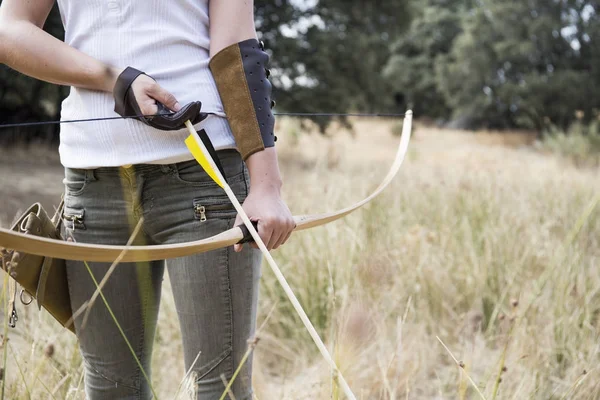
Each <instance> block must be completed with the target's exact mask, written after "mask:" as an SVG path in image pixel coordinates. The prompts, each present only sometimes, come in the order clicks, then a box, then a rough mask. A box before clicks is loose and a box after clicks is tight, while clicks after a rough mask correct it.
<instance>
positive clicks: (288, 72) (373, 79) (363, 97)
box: [257, 0, 410, 127]
mask: <svg viewBox="0 0 600 400" xmlns="http://www.w3.org/2000/svg"><path fill="white" fill-rule="evenodd" d="M409 5H410V3H409V0H389V1H369V2H364V1H358V0H343V1H342V0H320V1H318V2H317V1H315V2H313V4H311V5H309V6H304V7H302V8H300V9H299V8H296V9H295V10H292V9H291V8H294V7H293V6H291V5H290V4H289V3H287V2H285V1H278V0H270V1H265V2H259V3H257V9H258V13H257V15H258V16H259V24H258V27H259V32H260V33H261V35H262V37H263V38H264V39H265V42H266V43H267V47H268V48H270V50H271V51H272V52H273V54H274V57H273V58H272V62H271V63H272V65H273V69H274V77H273V78H274V83H275V86H276V91H275V97H276V99H277V102H278V104H279V106H280V107H279V109H281V110H287V111H297V112H323V111H329V112H347V111H349V110H360V111H371V112H374V111H382V110H394V111H398V110H397V109H395V104H394V98H393V94H394V92H393V90H392V88H390V87H389V85H387V83H386V81H385V80H384V79H382V73H383V69H384V67H385V65H386V64H387V62H388V60H389V57H390V56H391V53H390V43H391V42H392V41H395V39H396V38H398V37H399V36H400V35H401V34H402V33H403V32H404V31H405V30H406V28H407V27H408V23H409V20H410V8H409ZM275 16H276V17H275ZM273 18H275V20H273ZM316 122H318V123H319V124H320V125H321V126H322V127H323V126H325V125H326V124H327V122H328V120H326V119H321V118H320V119H317V120H316Z"/></svg>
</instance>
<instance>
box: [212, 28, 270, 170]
mask: <svg viewBox="0 0 600 400" xmlns="http://www.w3.org/2000/svg"><path fill="white" fill-rule="evenodd" d="M268 62H269V56H268V54H267V53H265V51H264V45H263V43H262V42H260V43H259V42H258V40H256V39H249V40H245V41H243V42H239V43H236V44H233V45H231V46H229V47H226V48H225V49H223V50H221V51H220V52H219V53H217V54H216V55H215V56H214V57H213V58H212V59H211V61H210V64H209V67H210V70H211V71H212V74H213V76H214V78H215V82H216V84H217V89H218V91H219V95H220V96H221V101H222V102H223V107H224V108H225V113H226V114H227V119H228V121H229V125H230V126H231V130H232V132H233V136H234V137H235V141H236V144H237V147H238V150H239V152H240V153H241V155H242V158H243V159H244V160H246V159H247V158H248V157H249V156H251V155H252V154H254V153H256V152H259V151H262V150H264V149H265V148H267V147H273V146H275V141H276V140H277V138H276V137H275V135H274V133H273V130H274V128H275V118H274V117H273V114H272V113H271V108H273V107H274V106H275V102H274V101H272V100H271V90H272V86H271V82H269V79H268V78H269V76H270V74H271V73H270V71H269V70H268V69H267V68H266V66H267V63H268Z"/></svg>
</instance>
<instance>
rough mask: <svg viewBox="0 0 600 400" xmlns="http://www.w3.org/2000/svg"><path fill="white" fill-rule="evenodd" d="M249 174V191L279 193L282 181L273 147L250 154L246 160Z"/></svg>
mask: <svg viewBox="0 0 600 400" xmlns="http://www.w3.org/2000/svg"><path fill="white" fill-rule="evenodd" d="M246 166H247V167H248V173H249V174H250V182H251V183H252V189H251V190H255V191H256V190H257V191H275V192H277V193H279V192H281V187H282V186H283V180H282V179H281V173H280V172H279V164H278V162H277V152H276V150H275V147H268V148H266V149H264V150H263V151H259V152H257V153H254V154H252V155H251V156H249V157H248V158H247V159H246Z"/></svg>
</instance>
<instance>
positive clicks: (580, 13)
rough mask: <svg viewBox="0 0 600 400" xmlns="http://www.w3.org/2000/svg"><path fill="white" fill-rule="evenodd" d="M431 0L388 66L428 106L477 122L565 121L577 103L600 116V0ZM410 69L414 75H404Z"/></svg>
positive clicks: (434, 113) (424, 109) (435, 112)
mask: <svg viewBox="0 0 600 400" xmlns="http://www.w3.org/2000/svg"><path fill="white" fill-rule="evenodd" d="M428 3H429V4H427V5H426V6H424V8H423V11H422V12H421V13H420V14H419V17H417V18H416V19H415V21H414V22H413V24H412V26H411V29H410V31H409V33H408V34H407V35H406V37H404V38H402V39H400V40H399V42H398V43H397V44H396V49H395V55H394V57H392V61H391V62H390V64H388V67H387V73H388V74H387V75H388V77H389V78H390V79H392V80H393V81H394V82H396V83H398V86H400V87H401V88H404V89H405V90H407V91H408V94H409V95H410V97H411V99H412V100H413V102H414V103H415V108H417V107H418V108H419V109H420V111H421V113H420V115H427V116H430V117H434V118H439V117H444V118H451V117H454V118H462V119H463V120H464V121H466V122H467V125H469V126H472V127H475V126H485V127H494V128H512V127H522V128H533V129H537V130H539V131H541V130H543V129H545V128H546V127H548V126H549V125H554V126H558V127H560V128H562V129H565V128H566V127H567V126H569V125H570V124H571V123H572V122H573V121H574V120H575V118H576V112H577V111H582V112H583V114H582V115H583V116H584V119H585V120H587V121H589V120H591V119H592V118H595V116H596V115H597V110H598V108H599V107H600V92H598V85H599V84H600V74H599V70H600V64H599V62H598V61H599V57H600V51H599V50H600V47H599V43H598V42H599V39H600V35H599V34H600V30H599V24H600V15H599V10H598V4H597V3H596V2H592V1H583V0H552V1H548V0H527V1H522V0H505V1H501V2H500V1H491V0H477V1H474V2H471V1H461V0H455V1H452V0H448V1H429V2H428ZM423 36H425V37H423ZM412 39H414V40H412ZM411 46H412V47H411ZM420 71H423V72H420ZM402 72H404V73H405V74H406V75H404V76H405V78H404V80H405V82H403V81H402V80H401V79H399V78H398V76H399V75H400V74H401V73H402ZM419 103H420V104H419Z"/></svg>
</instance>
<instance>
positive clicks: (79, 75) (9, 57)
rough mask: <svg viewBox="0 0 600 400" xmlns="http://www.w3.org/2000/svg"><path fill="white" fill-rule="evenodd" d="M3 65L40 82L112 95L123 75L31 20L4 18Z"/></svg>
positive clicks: (0, 29)
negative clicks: (119, 78) (47, 31)
mask: <svg viewBox="0 0 600 400" xmlns="http://www.w3.org/2000/svg"><path fill="white" fill-rule="evenodd" d="M0 62H2V63H3V64H6V65H8V66H9V67H11V68H13V69H15V70H17V71H19V72H21V73H23V74H25V75H28V76H31V77H33V78H36V79H40V80H43V81H46V82H51V83H55V84H59V85H67V86H77V87H81V88H86V89H93V90H100V91H105V92H111V91H112V89H113V87H114V84H115V82H116V79H117V77H118V75H119V73H120V70H118V69H117V68H114V67H111V66H108V65H106V64H104V63H102V62H100V61H98V60H96V59H94V58H93V57H90V56H88V55H86V54H84V53H82V52H80V51H79V50H76V49H74V48H72V47H70V46H69V45H67V44H65V43H64V42H62V41H60V40H58V39H56V38H54V37H53V36H52V35H50V34H48V33H46V32H45V31H43V30H42V29H41V28H39V27H38V26H36V25H35V24H33V23H32V22H30V21H26V20H10V19H8V18H5V17H0Z"/></svg>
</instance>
